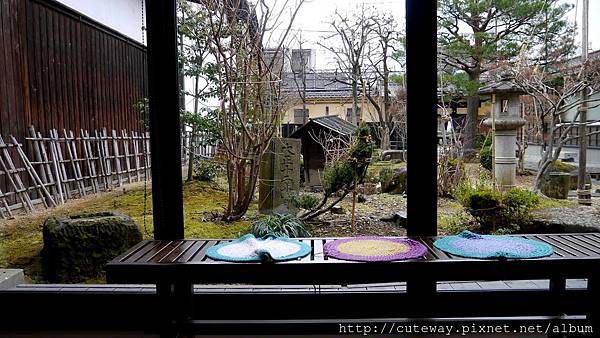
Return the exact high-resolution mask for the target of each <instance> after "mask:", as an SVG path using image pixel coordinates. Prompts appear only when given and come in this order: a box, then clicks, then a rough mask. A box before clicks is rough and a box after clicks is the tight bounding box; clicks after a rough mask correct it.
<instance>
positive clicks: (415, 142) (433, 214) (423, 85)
mask: <svg viewBox="0 0 600 338" xmlns="http://www.w3.org/2000/svg"><path fill="white" fill-rule="evenodd" d="M436 34H437V8H436V1H419V0H407V1H406V103H407V107H406V109H407V123H408V128H407V129H408V137H407V144H408V147H407V148H408V153H409V154H408V161H407V170H408V186H407V192H408V193H407V194H408V201H407V221H408V227H407V232H408V235H409V236H435V235H437V165H436V164H437V37H436Z"/></svg>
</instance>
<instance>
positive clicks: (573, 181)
mask: <svg viewBox="0 0 600 338" xmlns="http://www.w3.org/2000/svg"><path fill="white" fill-rule="evenodd" d="M569 175H571V186H570V187H569V189H571V190H577V183H578V181H579V173H578V172H577V170H575V171H571V172H570V173H569ZM584 181H585V184H589V185H590V186H591V184H592V176H591V175H590V173H585V180H584Z"/></svg>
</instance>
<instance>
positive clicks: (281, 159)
mask: <svg viewBox="0 0 600 338" xmlns="http://www.w3.org/2000/svg"><path fill="white" fill-rule="evenodd" d="M299 190H300V140H299V139H290V138H274V139H273V140H272V141H271V144H270V145H269V147H268V149H267V151H266V152H265V154H264V155H263V157H262V159H261V163H260V180H259V187H258V198H259V201H258V209H259V211H260V212H261V213H264V214H272V213H295V212H296V210H295V207H294V206H293V204H292V203H291V200H290V196H292V195H297V194H298V191H299Z"/></svg>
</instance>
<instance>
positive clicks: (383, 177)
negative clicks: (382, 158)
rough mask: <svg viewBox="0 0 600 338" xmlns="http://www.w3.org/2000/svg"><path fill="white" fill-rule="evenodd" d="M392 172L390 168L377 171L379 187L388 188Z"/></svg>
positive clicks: (392, 175)
mask: <svg viewBox="0 0 600 338" xmlns="http://www.w3.org/2000/svg"><path fill="white" fill-rule="evenodd" d="M393 177H394V171H393V170H392V168H390V167H385V168H381V170H379V182H380V183H381V186H382V187H383V186H389V185H390V184H391V183H392V179H393Z"/></svg>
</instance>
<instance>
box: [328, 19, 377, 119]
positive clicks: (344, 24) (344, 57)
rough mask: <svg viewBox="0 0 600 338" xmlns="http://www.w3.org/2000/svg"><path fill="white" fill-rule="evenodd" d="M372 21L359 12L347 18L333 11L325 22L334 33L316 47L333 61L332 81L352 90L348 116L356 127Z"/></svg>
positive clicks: (371, 36)
mask: <svg viewBox="0 0 600 338" xmlns="http://www.w3.org/2000/svg"><path fill="white" fill-rule="evenodd" d="M373 25H374V23H373V21H372V20H371V19H370V18H369V17H368V16H367V15H366V14H365V13H364V8H363V10H361V11H357V12H354V13H353V14H352V15H351V16H350V17H348V16H347V15H342V14H340V13H339V12H338V11H337V10H336V12H335V13H334V14H333V16H332V18H331V20H330V21H329V26H330V27H331V28H332V29H333V30H334V31H335V33H333V34H331V35H328V36H325V37H324V41H323V42H319V43H318V44H319V45H320V46H321V47H323V48H324V49H326V50H328V51H330V52H331V53H332V55H333V57H334V59H335V62H336V65H337V69H336V72H339V73H340V74H339V75H340V76H336V81H338V82H340V83H344V84H346V85H349V86H351V88H352V117H351V121H350V122H352V123H353V124H355V125H356V124H358V97H359V85H360V84H361V79H362V76H363V69H364V65H365V61H366V57H365V53H366V51H367V45H368V43H369V41H370V40H371V39H372V38H373V35H372V27H373Z"/></svg>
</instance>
